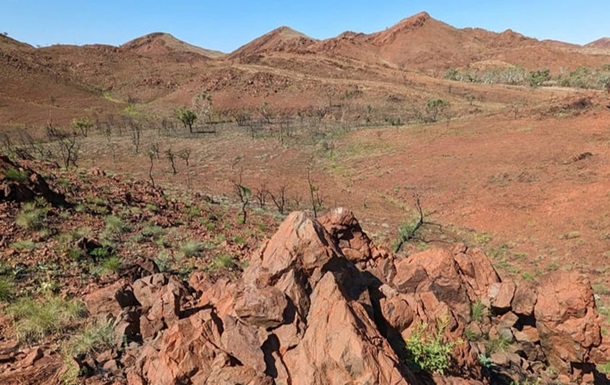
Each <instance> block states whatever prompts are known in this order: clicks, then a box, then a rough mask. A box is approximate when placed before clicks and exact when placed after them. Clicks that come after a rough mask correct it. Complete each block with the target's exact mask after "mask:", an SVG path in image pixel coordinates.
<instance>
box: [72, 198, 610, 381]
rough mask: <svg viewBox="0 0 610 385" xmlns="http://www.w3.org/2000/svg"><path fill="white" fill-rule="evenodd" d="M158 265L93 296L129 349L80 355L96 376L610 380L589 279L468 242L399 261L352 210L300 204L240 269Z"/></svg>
mask: <svg viewBox="0 0 610 385" xmlns="http://www.w3.org/2000/svg"><path fill="white" fill-rule="evenodd" d="M152 273H154V271H153V272H152ZM146 274H147V273H144V274H143V275H145V276H143V277H142V278H140V279H138V280H136V281H135V282H132V283H129V282H119V283H117V284H115V285H113V286H110V287H106V288H103V289H100V291H99V292H98V293H93V294H92V295H91V296H90V297H89V298H88V307H89V308H90V309H91V311H92V312H94V313H95V312H96V311H97V312H98V313H99V315H100V316H103V317H112V318H113V319H114V320H115V321H114V322H115V326H116V332H117V343H118V344H119V345H121V346H122V347H123V348H122V349H120V351H119V349H116V350H115V351H114V352H110V353H102V354H100V355H99V356H98V357H89V358H83V360H81V361H80V365H81V366H86V367H87V369H88V371H89V373H98V375H97V377H93V378H91V380H92V381H93V382H95V378H98V379H101V378H102V377H101V373H103V374H104V375H105V376H106V378H108V376H110V377H111V378H114V380H115V381H116V383H128V384H131V385H135V384H138V385H153V384H154V385H178V384H250V385H255V384H261V385H262V384H278V385H279V384H282V385H283V384H286V385H288V384H290V385H301V384H312V385H313V384H329V385H330V384H333V385H334V384H371V385H372V384H392V385H398V384H429V383H436V384H460V383H461V384H485V383H494V384H496V383H497V384H502V383H507V384H508V383H512V382H513V381H515V382H520V381H527V380H532V381H538V379H539V380H540V382H539V383H594V382H597V383H603V382H601V381H605V377H603V375H601V374H600V373H599V372H598V371H597V370H596V364H595V363H596V362H598V363H600V362H602V361H601V360H603V359H605V357H604V354H603V352H601V351H600V349H599V346H600V344H601V342H602V341H601V338H602V336H601V332H600V324H599V314H598V311H597V309H596V306H595V301H594V297H593V292H592V290H591V286H590V284H589V282H588V281H587V280H586V278H584V277H582V276H579V275H578V274H572V273H564V272H561V273H559V272H558V273H553V274H552V275H549V276H548V277H546V278H544V279H543V280H541V282H540V283H539V284H538V285H537V286H534V285H531V286H527V285H526V286H516V285H515V284H514V283H513V282H511V281H509V280H503V279H501V278H500V276H499V275H498V274H497V272H496V271H495V269H494V268H493V266H492V264H491V262H490V260H489V259H488V258H487V257H486V256H485V255H484V254H483V253H482V252H481V251H480V250H476V249H469V248H467V247H465V246H463V245H456V246H455V247H453V248H452V249H451V250H443V249H433V250H428V251H424V252H420V253H417V254H414V255H411V256H409V257H406V258H399V257H397V256H395V255H393V254H391V253H390V252H388V251H387V250H385V249H383V248H378V247H375V246H374V245H373V244H372V243H371V241H370V239H369V238H368V237H367V236H366V234H365V233H364V232H363V231H362V229H361V227H360V225H359V224H358V222H357V220H356V219H355V218H354V216H353V215H352V214H351V213H350V212H349V211H347V210H344V209H337V210H335V211H333V212H331V213H330V214H329V215H327V216H325V217H323V218H319V219H315V218H313V217H312V216H311V215H309V214H308V213H304V212H295V213H292V214H291V215H289V216H288V218H287V219H286V220H285V221H284V223H283V224H282V225H281V226H280V228H279V230H278V231H277V233H276V234H275V235H274V236H273V237H272V238H271V239H270V240H269V241H267V242H266V243H265V244H264V245H263V246H262V247H261V248H260V250H259V251H257V252H256V253H254V254H253V255H252V257H251V261H250V265H249V267H248V268H247V269H246V271H245V272H244V275H243V277H241V278H240V279H238V280H234V281H230V280H228V279H220V280H218V281H216V282H213V281H212V280H211V279H210V278H209V276H208V275H207V274H205V273H203V272H196V273H194V274H193V275H192V276H191V277H190V279H189V281H188V283H187V282H182V281H180V280H178V279H176V278H174V277H171V276H168V275H166V274H162V273H156V274H150V273H149V275H146ZM430 336H437V337H438V338H437V339H436V341H437V343H438V344H440V345H443V346H450V347H451V349H450V360H449V361H448V362H447V365H446V367H441V368H440V369H441V370H434V371H431V370H429V368H428V367H426V366H425V365H421V363H420V364H418V362H419V361H418V358H421V357H418V356H417V354H418V353H417V352H416V351H415V349H414V347H413V345H411V344H412V343H413V341H415V339H417V338H420V339H423V340H424V341H427V343H430V341H433V340H434V339H431V338H430ZM405 341H406V342H405ZM100 357H101V358H100ZM549 367H552V370H550V369H549ZM101 368H106V369H105V370H102V369H101ZM100 381H101V380H100Z"/></svg>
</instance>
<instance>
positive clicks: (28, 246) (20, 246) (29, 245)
mask: <svg viewBox="0 0 610 385" xmlns="http://www.w3.org/2000/svg"><path fill="white" fill-rule="evenodd" d="M39 247H40V244H39V243H36V242H34V241H17V242H13V243H11V248H13V249H15V250H26V251H32V250H36V249H37V248H39Z"/></svg>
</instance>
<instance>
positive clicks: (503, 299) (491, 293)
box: [487, 281, 515, 314]
mask: <svg viewBox="0 0 610 385" xmlns="http://www.w3.org/2000/svg"><path fill="white" fill-rule="evenodd" d="M514 295H515V284H514V283H513V282H512V281H503V282H499V283H494V284H491V285H490V286H489V290H488V292H487V296H488V298H489V304H490V307H491V309H492V310H493V311H495V312H496V313H497V314H504V313H506V312H507V311H509V310H510V309H511V302H512V300H513V297H514Z"/></svg>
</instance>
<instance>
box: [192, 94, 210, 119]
mask: <svg viewBox="0 0 610 385" xmlns="http://www.w3.org/2000/svg"><path fill="white" fill-rule="evenodd" d="M193 103H194V104H195V107H197V110H198V111H199V115H200V116H203V117H204V118H206V119H207V120H208V121H212V95H211V94H208V93H207V92H201V93H199V94H198V95H197V96H195V100H194V101H193Z"/></svg>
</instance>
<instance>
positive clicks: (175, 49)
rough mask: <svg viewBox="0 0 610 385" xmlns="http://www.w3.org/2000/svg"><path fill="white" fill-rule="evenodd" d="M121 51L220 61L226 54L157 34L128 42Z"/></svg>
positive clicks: (122, 46) (161, 33) (167, 35)
mask: <svg viewBox="0 0 610 385" xmlns="http://www.w3.org/2000/svg"><path fill="white" fill-rule="evenodd" d="M121 49H124V50H126V51H131V52H135V53H138V54H140V55H145V56H146V55H189V54H190V55H198V56H201V57H204V58H207V59H218V58H220V57H223V56H224V55H225V54H224V53H222V52H220V51H212V50H208V49H205V48H201V47H197V46H194V45H191V44H188V43H186V42H184V41H182V40H179V39H176V38H175V37H174V36H172V35H170V34H168V33H163V32H155V33H150V34H148V35H144V36H141V37H139V38H136V39H133V40H131V41H128V42H127V43H125V44H123V45H121Z"/></svg>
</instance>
